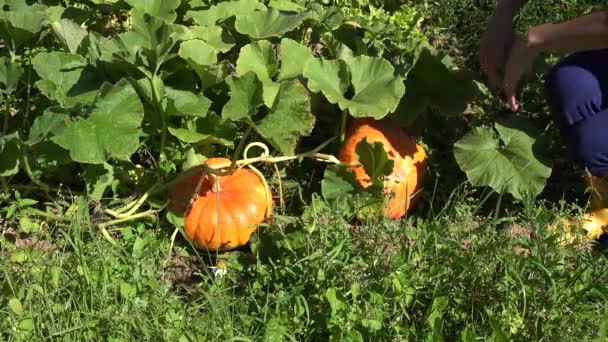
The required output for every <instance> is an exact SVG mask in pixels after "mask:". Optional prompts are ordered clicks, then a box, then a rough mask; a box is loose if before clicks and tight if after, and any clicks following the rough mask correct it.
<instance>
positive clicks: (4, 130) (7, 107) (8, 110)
mask: <svg viewBox="0 0 608 342" xmlns="http://www.w3.org/2000/svg"><path fill="white" fill-rule="evenodd" d="M10 115H11V104H10V101H9V97H8V94H7V95H6V97H5V98H4V124H3V125H2V134H3V135H6V133H8V119H9V118H10Z"/></svg>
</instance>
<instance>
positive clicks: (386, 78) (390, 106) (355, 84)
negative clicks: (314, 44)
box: [304, 56, 405, 119]
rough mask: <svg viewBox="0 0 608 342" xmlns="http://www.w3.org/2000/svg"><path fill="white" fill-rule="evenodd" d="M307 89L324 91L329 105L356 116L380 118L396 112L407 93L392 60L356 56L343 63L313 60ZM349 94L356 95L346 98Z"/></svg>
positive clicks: (306, 70)
mask: <svg viewBox="0 0 608 342" xmlns="http://www.w3.org/2000/svg"><path fill="white" fill-rule="evenodd" d="M304 77H306V78H307V79H308V88H309V89H310V90H311V91H313V92H315V93H317V92H322V93H323V95H325V97H326V98H327V100H328V101H329V102H330V103H333V104H338V105H339V106H340V109H342V110H345V109H348V111H349V112H350V114H351V115H352V116H355V117H374V118H375V119H381V118H383V117H384V116H386V115H387V114H388V113H389V112H392V111H394V110H395V109H396V108H397V105H398V104H399V100H400V99H401V97H402V96H403V94H404V93H405V86H404V84H403V79H402V78H401V77H399V76H395V75H394V68H393V66H392V65H391V63H390V62H389V61H387V60H386V59H384V58H380V57H369V56H357V57H353V58H352V59H349V60H348V62H345V61H343V60H324V59H313V60H310V61H309V62H308V63H307V64H306V66H305V68H304ZM347 91H352V92H353V96H348V97H347Z"/></svg>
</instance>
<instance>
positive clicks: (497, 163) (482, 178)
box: [454, 120, 551, 200]
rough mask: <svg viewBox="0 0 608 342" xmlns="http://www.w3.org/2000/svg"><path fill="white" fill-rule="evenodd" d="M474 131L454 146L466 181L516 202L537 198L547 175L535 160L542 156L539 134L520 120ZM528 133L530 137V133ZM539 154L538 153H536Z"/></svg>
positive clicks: (546, 171) (547, 169)
mask: <svg viewBox="0 0 608 342" xmlns="http://www.w3.org/2000/svg"><path fill="white" fill-rule="evenodd" d="M495 128H496V131H497V132H498V136H496V134H495V133H494V131H493V130H492V129H491V128H481V127H478V128H475V129H473V131H471V132H470V133H468V134H467V135H465V136H464V137H463V138H462V139H461V140H460V141H458V142H457V143H456V144H454V155H455V157H456V161H457V162H458V164H459V165H460V167H461V168H462V169H463V170H464V171H465V172H466V173H467V176H468V177H469V180H470V181H471V183H472V184H473V185H476V186H490V187H492V188H493V189H494V190H495V191H496V192H498V193H501V194H502V193H510V194H512V195H513V196H514V197H515V198H517V199H518V200H523V199H525V198H526V197H528V196H531V197H535V196H537V195H538V194H539V193H540V192H541V191H542V190H543V188H544V186H545V181H546V179H547V178H549V176H550V175H551V168H550V167H549V166H547V165H545V163H544V162H543V161H541V160H538V159H537V158H536V156H541V155H542V145H541V144H540V143H538V141H537V138H535V137H538V136H539V134H538V133H537V132H534V130H533V129H531V127H529V125H526V124H525V122H521V120H511V121H510V122H506V123H504V124H499V123H496V125H495ZM530 132H531V133H530ZM539 150H541V151H539Z"/></svg>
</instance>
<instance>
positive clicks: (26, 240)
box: [0, 219, 55, 253]
mask: <svg viewBox="0 0 608 342" xmlns="http://www.w3.org/2000/svg"><path fill="white" fill-rule="evenodd" d="M0 232H1V234H2V238H3V239H4V240H6V241H8V242H10V243H12V244H13V246H14V247H15V248H24V247H26V248H28V247H29V248H33V249H37V250H40V251H42V252H44V253H48V252H50V251H52V250H53V249H55V246H54V245H53V244H52V243H51V242H49V241H47V240H44V239H40V238H37V237H34V236H27V235H25V236H23V237H22V236H20V235H19V233H18V232H17V231H16V229H15V228H13V227H11V226H8V224H7V223H6V221H3V220H2V219H0ZM0 249H2V248H0Z"/></svg>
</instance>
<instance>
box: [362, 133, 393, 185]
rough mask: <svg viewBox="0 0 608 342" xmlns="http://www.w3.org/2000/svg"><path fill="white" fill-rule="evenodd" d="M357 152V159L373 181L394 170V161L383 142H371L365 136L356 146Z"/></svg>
mask: <svg viewBox="0 0 608 342" xmlns="http://www.w3.org/2000/svg"><path fill="white" fill-rule="evenodd" d="M355 153H356V154H357V161H358V162H359V163H361V165H362V166H363V169H364V170H365V173H366V174H367V175H368V176H369V178H371V179H372V181H373V182H375V181H377V180H379V179H380V178H381V177H383V176H388V175H390V174H391V173H392V172H393V167H394V162H393V161H392V160H390V159H389V158H388V154H387V153H386V151H385V150H384V145H382V143H381V142H375V143H373V144H370V143H369V142H368V141H367V138H364V139H363V140H361V141H360V142H359V143H358V144H357V146H356V147H355Z"/></svg>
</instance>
